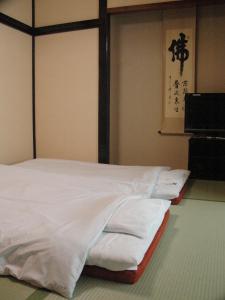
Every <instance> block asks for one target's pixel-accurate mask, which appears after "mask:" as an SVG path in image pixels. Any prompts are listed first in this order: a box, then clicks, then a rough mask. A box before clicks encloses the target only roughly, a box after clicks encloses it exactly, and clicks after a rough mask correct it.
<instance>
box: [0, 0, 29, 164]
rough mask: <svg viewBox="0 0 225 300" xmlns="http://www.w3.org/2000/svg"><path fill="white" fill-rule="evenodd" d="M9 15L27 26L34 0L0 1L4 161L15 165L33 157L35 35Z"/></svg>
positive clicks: (0, 158)
mask: <svg viewBox="0 0 225 300" xmlns="http://www.w3.org/2000/svg"><path fill="white" fill-rule="evenodd" d="M20 9H22V10H20ZM7 15H9V17H11V18H10V22H11V23H14V21H15V22H17V21H18V20H19V21H20V22H24V23H21V24H22V25H21V28H23V27H25V28H26V26H27V25H30V24H31V0H28V1H27V0H26V1H25V0H21V1H18V0H17V1H16V0H4V1H0V163H5V164H11V163H15V162H20V161H23V160H26V159H30V158H32V156H33V137H32V37H31V34H28V33H25V32H23V29H21V30H20V29H15V28H13V27H12V26H11V25H10V24H8V25H6V24H4V20H6V19H7V18H8V16H7ZM12 18H13V19H14V20H12ZM10 22H9V23H10ZM5 23H7V22H5ZM25 23H26V24H25ZM27 27H29V26H27Z"/></svg>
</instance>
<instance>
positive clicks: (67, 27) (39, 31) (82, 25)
mask: <svg viewBox="0 0 225 300" xmlns="http://www.w3.org/2000/svg"><path fill="white" fill-rule="evenodd" d="M99 26H100V22H99V19H92V20H85V21H78V22H70V23H64V24H56V25H49V26H43V27H37V28H35V29H34V34H35V36H39V35H45V34H53V33H61V32H68V31H75V30H83V29H91V28H98V27H99Z"/></svg>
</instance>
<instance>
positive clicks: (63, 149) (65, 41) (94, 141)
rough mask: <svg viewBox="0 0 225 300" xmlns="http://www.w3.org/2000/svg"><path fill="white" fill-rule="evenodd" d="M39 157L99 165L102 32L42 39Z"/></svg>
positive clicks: (38, 92) (38, 41) (38, 49)
mask: <svg viewBox="0 0 225 300" xmlns="http://www.w3.org/2000/svg"><path fill="white" fill-rule="evenodd" d="M36 126H37V156H38V157H50V158H63V159H76V160H85V161H97V159H98V29H90V30H81V31H74V32H67V33H60V34H52V35H48V36H40V37H37V38H36Z"/></svg>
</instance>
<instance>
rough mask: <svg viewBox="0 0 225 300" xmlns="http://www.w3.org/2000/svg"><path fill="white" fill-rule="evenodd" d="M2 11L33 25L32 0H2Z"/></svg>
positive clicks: (0, 10) (0, 5) (0, 9)
mask: <svg viewBox="0 0 225 300" xmlns="http://www.w3.org/2000/svg"><path fill="white" fill-rule="evenodd" d="M0 12H1V13H3V14H5V15H8V16H10V17H12V18H14V19H16V20H18V21H21V22H23V23H25V24H27V25H30V26H31V25H32V0H0Z"/></svg>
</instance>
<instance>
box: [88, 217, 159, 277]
mask: <svg viewBox="0 0 225 300" xmlns="http://www.w3.org/2000/svg"><path fill="white" fill-rule="evenodd" d="M163 218H164V214H163V213H161V214H158V216H157V218H155V219H154V220H153V221H152V223H151V225H150V227H149V231H148V237H147V238H144V239H142V238H138V237H136V236H134V235H129V234H121V233H109V232H107V233H106V232H103V234H101V236H100V238H99V239H98V242H97V243H96V244H95V245H94V246H93V247H92V248H91V249H90V251H89V254H88V257H87V261H86V264H87V265H94V266H98V267H102V268H105V269H108V270H110V271H124V270H137V267H138V265H139V264H140V263H141V261H142V259H143V257H144V255H145V253H146V251H147V250H148V248H149V246H150V244H151V242H152V240H153V239H154V237H155V234H156V232H157V230H158V229H159V227H160V225H161V224H162V221H163Z"/></svg>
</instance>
